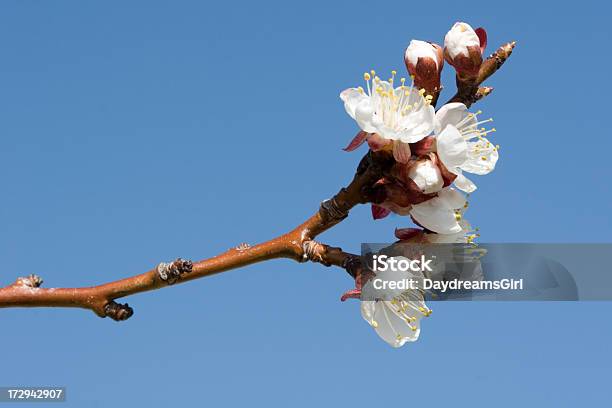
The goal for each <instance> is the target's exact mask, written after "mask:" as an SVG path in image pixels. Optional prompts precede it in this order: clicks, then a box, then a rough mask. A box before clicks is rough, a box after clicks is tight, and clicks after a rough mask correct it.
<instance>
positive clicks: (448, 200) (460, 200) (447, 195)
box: [438, 188, 467, 210]
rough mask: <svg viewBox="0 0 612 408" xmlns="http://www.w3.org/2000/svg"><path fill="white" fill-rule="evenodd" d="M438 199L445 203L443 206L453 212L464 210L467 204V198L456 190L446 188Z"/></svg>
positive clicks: (439, 194)
mask: <svg viewBox="0 0 612 408" xmlns="http://www.w3.org/2000/svg"><path fill="white" fill-rule="evenodd" d="M438 199H439V200H442V201H443V205H445V206H447V207H448V208H450V209H453V210H458V209H461V208H464V207H465V203H466V202H467V201H466V199H465V196H464V195H463V194H461V193H460V192H458V191H457V190H455V189H454V188H445V189H444V190H442V191H440V192H439V193H438Z"/></svg>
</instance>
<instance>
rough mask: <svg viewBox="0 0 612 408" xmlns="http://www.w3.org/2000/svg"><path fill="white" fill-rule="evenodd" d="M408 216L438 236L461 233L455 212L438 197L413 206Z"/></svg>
mask: <svg viewBox="0 0 612 408" xmlns="http://www.w3.org/2000/svg"><path fill="white" fill-rule="evenodd" d="M442 191H444V190H442ZM410 215H412V216H413V217H414V219H415V220H416V221H417V222H418V223H419V224H421V225H422V226H424V227H425V228H427V229H428V230H431V231H434V232H437V233H439V234H454V233H457V232H461V226H460V225H459V223H458V222H457V217H456V216H455V212H454V211H453V209H452V208H449V206H448V205H446V204H445V203H444V201H443V200H441V199H440V197H435V198H432V199H431V200H428V201H425V202H423V203H421V204H415V205H413V206H412V210H410Z"/></svg>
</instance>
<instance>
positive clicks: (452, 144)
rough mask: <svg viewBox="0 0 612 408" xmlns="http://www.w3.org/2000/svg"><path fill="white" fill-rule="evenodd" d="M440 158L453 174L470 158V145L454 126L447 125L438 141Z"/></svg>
mask: <svg viewBox="0 0 612 408" xmlns="http://www.w3.org/2000/svg"><path fill="white" fill-rule="evenodd" d="M436 146H437V153H438V157H439V158H440V160H442V162H443V163H444V165H445V166H446V168H447V169H448V170H450V171H451V172H455V171H454V169H455V168H457V167H459V166H461V165H462V164H463V163H465V161H466V160H467V157H468V144H467V142H466V141H465V139H464V138H463V136H462V135H461V133H460V132H459V130H457V128H456V127H455V126H453V125H447V126H446V127H445V128H444V130H442V132H441V133H440V134H439V135H438V136H437V139H436Z"/></svg>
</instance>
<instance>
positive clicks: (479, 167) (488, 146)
mask: <svg viewBox="0 0 612 408" xmlns="http://www.w3.org/2000/svg"><path fill="white" fill-rule="evenodd" d="M498 159H499V153H498V152H497V148H495V146H493V144H492V143H491V142H489V141H488V140H487V139H485V138H484V137H483V138H482V139H481V140H478V141H476V142H468V157H467V160H466V161H465V163H463V164H462V165H461V166H460V167H461V169H463V170H465V171H467V172H469V173H474V174H480V175H483V174H488V173H490V172H492V171H493V169H495V164H496V163H497V160H498Z"/></svg>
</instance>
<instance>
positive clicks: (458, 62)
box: [444, 22, 487, 77]
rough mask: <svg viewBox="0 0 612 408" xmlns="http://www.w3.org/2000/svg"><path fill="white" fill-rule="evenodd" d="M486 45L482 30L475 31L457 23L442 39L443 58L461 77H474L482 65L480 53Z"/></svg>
mask: <svg viewBox="0 0 612 408" xmlns="http://www.w3.org/2000/svg"><path fill="white" fill-rule="evenodd" d="M486 43H487V33H486V31H485V30H484V29H483V28H478V29H476V30H474V29H472V27H471V26H470V25H469V24H467V23H462V22H458V23H455V25H454V26H453V27H452V28H451V29H450V31H449V32H448V33H446V36H445V37H444V58H445V59H446V61H447V62H448V63H449V64H451V65H452V66H453V67H455V70H456V71H457V74H458V75H459V76H463V77H476V76H477V75H478V70H479V69H480V65H481V64H482V52H483V51H484V47H485V46H486Z"/></svg>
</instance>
